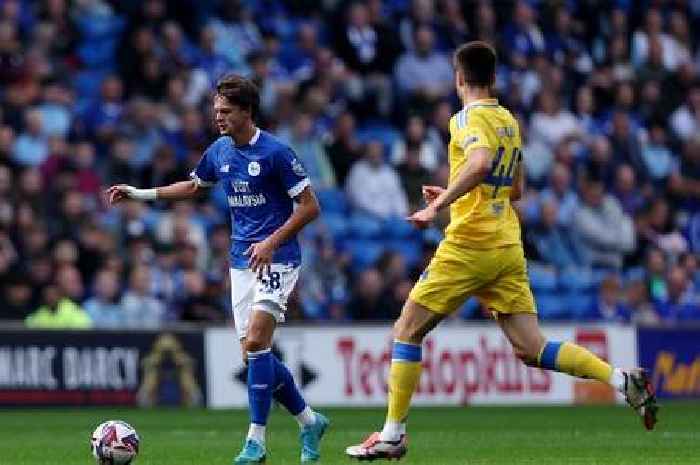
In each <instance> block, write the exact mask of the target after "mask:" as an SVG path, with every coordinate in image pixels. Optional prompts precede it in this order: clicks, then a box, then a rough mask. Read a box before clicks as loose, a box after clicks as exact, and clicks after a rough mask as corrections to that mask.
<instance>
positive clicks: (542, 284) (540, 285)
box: [527, 263, 557, 292]
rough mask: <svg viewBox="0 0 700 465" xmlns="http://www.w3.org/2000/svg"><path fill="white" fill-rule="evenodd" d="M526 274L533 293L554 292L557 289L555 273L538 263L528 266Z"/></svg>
mask: <svg viewBox="0 0 700 465" xmlns="http://www.w3.org/2000/svg"><path fill="white" fill-rule="evenodd" d="M527 274H528V276H530V285H531V286H532V289H533V290H534V291H535V292H539V291H542V292H544V291H547V292H554V291H555V290H556V288H557V273H556V271H555V270H554V269H552V268H550V267H548V266H544V265H541V264H538V263H530V264H528V269H527Z"/></svg>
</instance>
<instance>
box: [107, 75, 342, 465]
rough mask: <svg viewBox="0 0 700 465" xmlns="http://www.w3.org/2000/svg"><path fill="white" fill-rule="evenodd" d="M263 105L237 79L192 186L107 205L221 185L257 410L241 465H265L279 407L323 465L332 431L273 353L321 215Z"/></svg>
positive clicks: (306, 456)
mask: <svg viewBox="0 0 700 465" xmlns="http://www.w3.org/2000/svg"><path fill="white" fill-rule="evenodd" d="M259 103H260V95H259V91H258V88H257V87H256V86H255V84H253V83H252V82H251V81H249V80H247V79H245V78H243V77H240V76H237V75H230V76H226V77H224V78H222V79H221V80H220V81H219V82H218V83H217V86H216V95H215V97H214V113H215V119H216V125H217V128H218V130H219V133H220V134H221V137H219V139H217V140H216V141H215V142H214V143H213V144H211V145H210V146H209V148H207V150H206V151H205V152H204V155H203V156H202V159H201V160H200V162H199V164H198V165H197V167H196V168H195V169H194V171H192V173H191V175H190V177H191V179H190V180H188V181H181V182H177V183H174V184H171V185H168V186H164V187H157V188H151V189H137V188H135V187H133V186H128V185H124V184H120V185H115V186H112V187H110V188H109V189H108V190H107V195H108V197H109V202H110V203H111V204H114V203H117V202H119V201H121V200H123V199H136V200H142V201H147V200H155V199H160V200H181V199H189V198H193V197H195V196H197V195H198V194H199V193H200V191H202V190H203V189H206V188H208V187H211V186H213V185H215V184H216V183H219V182H221V183H222V184H223V187H224V190H225V191H226V195H227V197H228V203H229V206H230V209H231V221H232V225H233V235H232V243H231V256H230V260H231V301H232V305H233V314H234V320H235V323H236V330H237V332H238V337H239V338H240V341H241V348H242V350H243V357H244V360H245V359H246V358H247V363H248V403H249V409H250V429H249V431H248V436H247V438H246V441H245V444H244V446H243V450H242V451H241V452H240V454H239V455H238V456H237V457H236V458H235V459H234V464H253V463H262V462H264V461H265V456H266V449H265V427H266V424H267V418H268V415H269V412H270V406H271V403H272V399H273V398H274V399H275V400H277V401H278V402H279V403H281V404H282V405H284V406H285V408H287V410H288V411H289V412H290V413H291V414H292V415H294V416H295V417H296V419H297V421H298V422H299V425H300V428H301V433H300V440H301V446H302V449H301V461H302V463H309V462H316V461H317V460H318V459H319V457H320V455H319V442H320V439H321V437H322V436H323V433H324V432H325V430H326V428H327V426H328V424H329V421H328V419H327V418H326V417H324V416H323V415H321V414H320V413H318V412H315V411H313V410H312V409H311V408H310V407H309V406H308V405H306V402H305V401H304V399H303V398H302V396H301V394H300V393H299V390H298V389H297V387H296V385H295V384H294V379H293V378H292V375H291V373H290V372H289V370H288V369H287V367H286V366H285V365H284V364H283V363H282V362H281V361H280V360H278V359H277V358H276V357H275V355H274V354H272V352H271V347H272V337H273V334H274V331H275V327H276V326H277V324H278V323H280V322H282V321H284V313H285V310H286V305H287V299H288V297H289V294H290V293H291V292H292V290H293V288H294V285H295V283H296V280H297V277H298V275H299V265H300V262H301V253H300V249H299V242H298V241H297V239H296V235H297V233H299V231H301V229H302V228H303V227H304V226H305V225H306V224H308V223H309V222H311V221H313V220H314V219H315V218H316V217H317V216H318V215H319V213H320V208H319V205H318V201H317V200H316V196H315V195H314V192H313V190H312V188H311V185H310V183H309V178H308V177H307V175H306V173H305V171H304V167H303V165H302V164H301V162H300V161H299V160H298V159H297V158H296V156H295V154H294V152H293V151H292V150H291V149H290V148H289V147H288V146H286V145H284V144H283V143H281V142H280V141H279V140H278V139H276V138H275V137H274V136H272V135H271V134H269V133H267V132H266V131H262V130H260V129H259V128H257V127H256V126H255V122H254V121H255V117H256V114H257V112H258V107H259ZM295 203H296V207H295V205H294V204H295Z"/></svg>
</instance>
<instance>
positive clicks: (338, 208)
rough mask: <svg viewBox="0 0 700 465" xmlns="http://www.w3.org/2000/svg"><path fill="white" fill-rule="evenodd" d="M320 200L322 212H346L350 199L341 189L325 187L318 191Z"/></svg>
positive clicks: (317, 195)
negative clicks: (348, 199)
mask: <svg viewBox="0 0 700 465" xmlns="http://www.w3.org/2000/svg"><path fill="white" fill-rule="evenodd" d="M316 197H317V198H318V202H319V203H320V204H321V210H322V213H323V214H324V215H325V214H326V213H346V212H347V211H348V201H347V199H346V198H345V193H344V192H343V191H341V190H339V189H324V190H320V191H318V192H316Z"/></svg>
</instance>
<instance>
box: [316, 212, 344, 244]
mask: <svg viewBox="0 0 700 465" xmlns="http://www.w3.org/2000/svg"><path fill="white" fill-rule="evenodd" d="M321 224H322V227H323V228H325V230H326V231H327V232H328V234H330V236H331V237H332V238H333V239H334V240H336V241H337V240H339V239H342V238H344V237H345V236H346V235H347V233H348V220H347V219H346V218H345V215H342V214H339V213H325V214H324V215H323V216H322V217H321Z"/></svg>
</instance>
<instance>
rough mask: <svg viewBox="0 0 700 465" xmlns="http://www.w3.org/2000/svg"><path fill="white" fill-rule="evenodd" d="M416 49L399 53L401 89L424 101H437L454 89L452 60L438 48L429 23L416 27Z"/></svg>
mask: <svg viewBox="0 0 700 465" xmlns="http://www.w3.org/2000/svg"><path fill="white" fill-rule="evenodd" d="M415 43H416V47H415V50H412V51H411V50H409V51H407V52H405V53H404V54H403V55H401V57H399V60H398V62H397V63H396V69H395V71H394V77H395V79H396V81H397V83H398V88H399V91H401V92H402V93H403V94H404V95H406V96H408V97H410V98H414V99H417V100H419V101H421V102H426V101H427V102H434V101H436V100H438V99H440V98H444V97H446V96H447V95H448V94H449V92H450V91H451V90H452V86H453V85H454V83H453V76H452V66H451V65H450V61H449V59H448V58H447V56H445V55H444V54H443V53H441V52H438V51H437V50H436V49H435V34H434V33H433V31H432V29H430V28H429V27H427V26H419V27H418V28H417V29H416V30H415Z"/></svg>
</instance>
